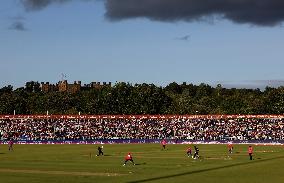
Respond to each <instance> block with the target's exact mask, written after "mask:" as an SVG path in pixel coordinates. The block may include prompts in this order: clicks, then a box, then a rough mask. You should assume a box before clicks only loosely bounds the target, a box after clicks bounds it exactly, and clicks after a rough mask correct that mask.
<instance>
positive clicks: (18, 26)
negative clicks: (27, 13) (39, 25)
mask: <svg viewBox="0 0 284 183" xmlns="http://www.w3.org/2000/svg"><path fill="white" fill-rule="evenodd" d="M9 29H11V30H17V31H26V30H27V28H26V27H25V24H24V23H23V22H20V21H16V22H14V23H13V24H12V25H11V26H10V27H9Z"/></svg>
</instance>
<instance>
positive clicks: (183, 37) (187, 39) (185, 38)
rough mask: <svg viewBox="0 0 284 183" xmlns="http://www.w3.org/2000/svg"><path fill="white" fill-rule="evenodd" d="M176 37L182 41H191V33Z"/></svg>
mask: <svg viewBox="0 0 284 183" xmlns="http://www.w3.org/2000/svg"><path fill="white" fill-rule="evenodd" d="M176 39H177V40H181V41H189V39H190V35H185V36H182V37H177V38H176Z"/></svg>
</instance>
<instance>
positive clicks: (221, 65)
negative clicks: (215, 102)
mask: <svg viewBox="0 0 284 183" xmlns="http://www.w3.org/2000/svg"><path fill="white" fill-rule="evenodd" d="M283 20H284V2H283V1H282V0H214V1H212V0H174V1H173V0H1V1H0V87H3V86H7V85H13V86H14V88H18V87H22V86H24V85H25V83H26V82H27V81H39V82H47V81H48V82H51V83H57V82H58V81H59V80H62V79H67V80H68V81H69V82H73V81H75V80H76V81H78V80H80V81H82V83H83V84H88V83H90V82H93V81H100V82H103V81H105V82H112V83H116V82H129V83H132V84H135V83H153V84H155V85H158V86H166V85H167V84H169V83H171V82H177V83H182V82H187V83H193V84H197V85H198V84H200V83H206V84H209V85H211V86H216V85H217V84H219V83H220V84H222V85H223V86H224V87H238V88H242V87H245V88H264V87H265V86H272V87H278V86H281V85H284V72H283V68H284V60H283V59H284V49H283V48H284V36H283V35H284V27H283Z"/></svg>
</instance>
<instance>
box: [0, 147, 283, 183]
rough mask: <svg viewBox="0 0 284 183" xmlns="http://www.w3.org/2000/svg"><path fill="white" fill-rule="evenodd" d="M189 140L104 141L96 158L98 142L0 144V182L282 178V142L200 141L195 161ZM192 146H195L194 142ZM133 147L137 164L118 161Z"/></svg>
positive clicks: (254, 182)
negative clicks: (231, 150)
mask: <svg viewBox="0 0 284 183" xmlns="http://www.w3.org/2000/svg"><path fill="white" fill-rule="evenodd" d="M188 146H189V145H178V144H176V145H175V144H173V145H167V150H161V147H160V145H159V144H112V145H110V144H105V145H104V153H105V156H102V157H96V156H95V154H96V153H97V151H96V150H97V145H14V151H13V152H9V151H8V148H7V145H3V144H1V145H0V182H1V183H2V182H3V183H17V182H21V183H25V182H29V183H32V182H40V183H45V182H52V183H56V182H68V183H73V182H74V183H75V182H76V183H78V182H79V183H80V182H84V183H88V182H92V183H96V182H104V183H107V182H133V183H140V182H174V183H179V182H187V183H188V182H194V183H204V182H210V183H215V182H216V183H231V182H232V183H246V182H248V183H266V182H269V183H270V182H271V183H278V182H284V174H283V170H284V147H283V146H254V152H255V153H254V160H252V161H250V160H249V158H248V155H247V147H248V145H235V146H234V153H233V154H232V155H229V154H228V153H227V147H226V145H198V147H199V149H200V156H201V158H200V159H199V160H194V159H192V158H188V157H187V156H186V153H185V149H186V148H187V147H188ZM192 147H193V146H192ZM127 152H132V154H133V158H134V161H135V163H136V164H137V165H135V166H133V165H132V164H131V163H130V162H129V164H127V166H125V167H124V166H122V164H123V161H124V156H125V154H126V153H127ZM228 155H229V156H228Z"/></svg>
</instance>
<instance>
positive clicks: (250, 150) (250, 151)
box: [248, 146, 253, 154]
mask: <svg viewBox="0 0 284 183" xmlns="http://www.w3.org/2000/svg"><path fill="white" fill-rule="evenodd" d="M248 153H249V154H252V153H253V148H252V147H251V146H249V148H248Z"/></svg>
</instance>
